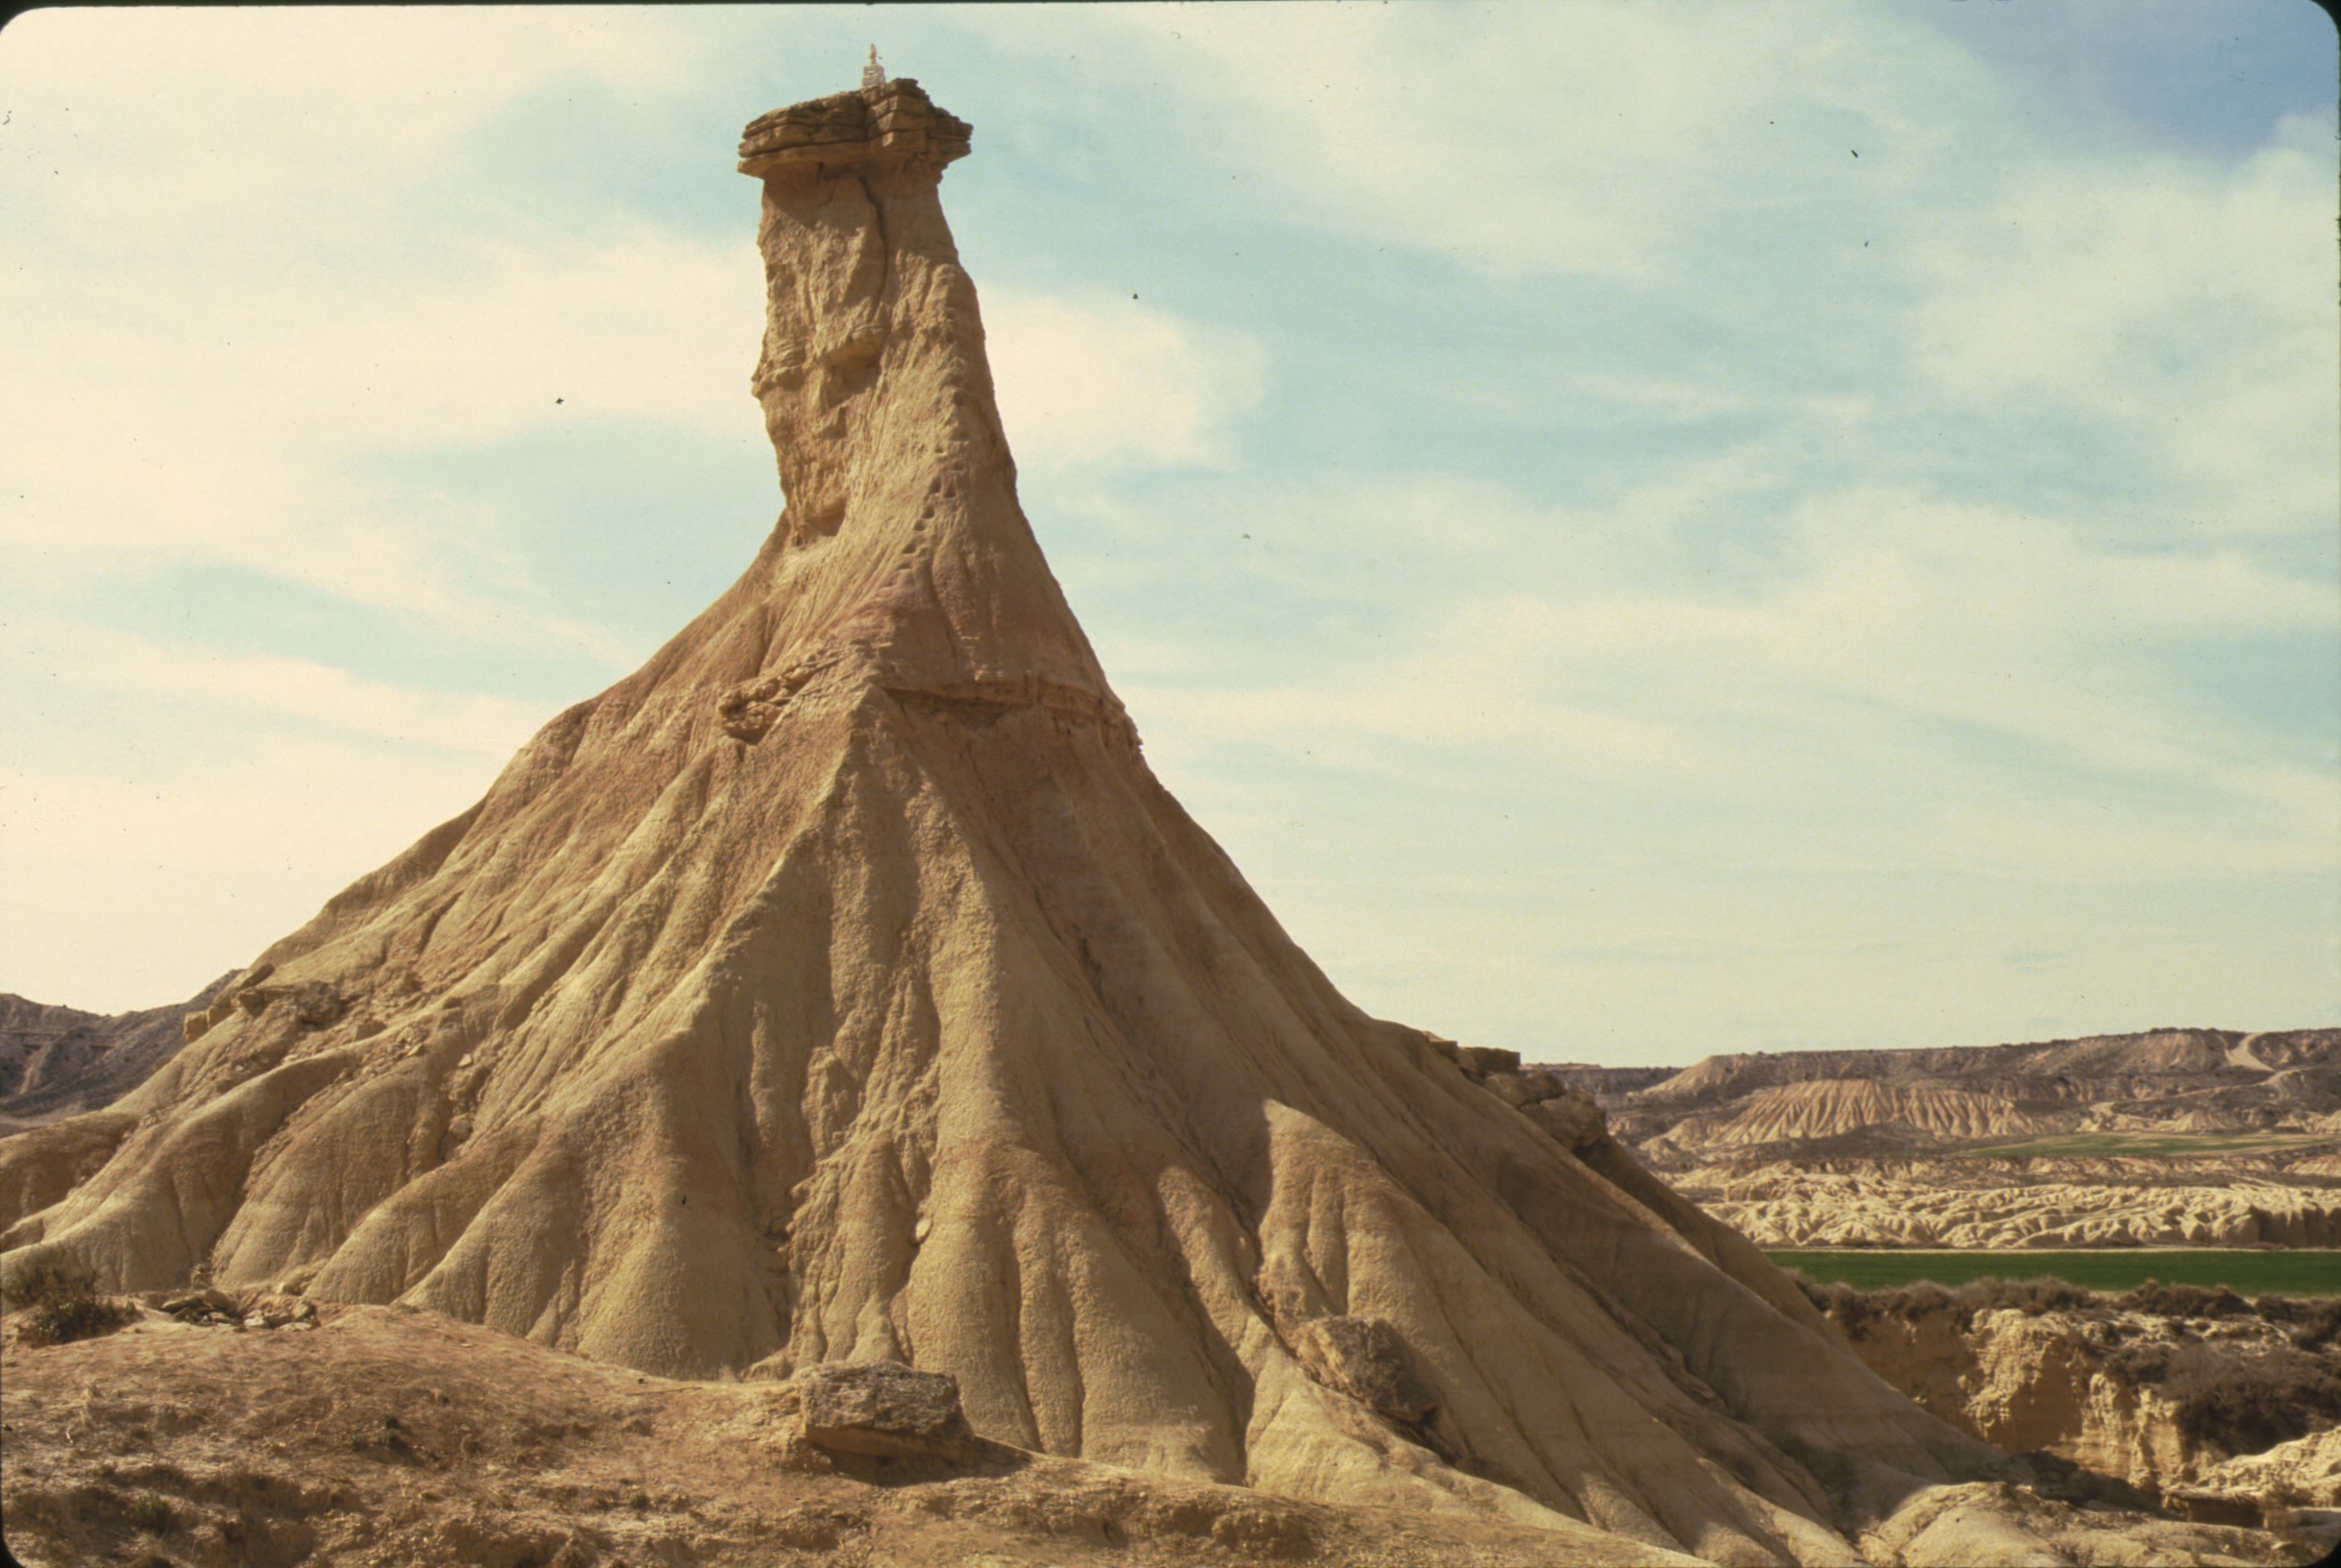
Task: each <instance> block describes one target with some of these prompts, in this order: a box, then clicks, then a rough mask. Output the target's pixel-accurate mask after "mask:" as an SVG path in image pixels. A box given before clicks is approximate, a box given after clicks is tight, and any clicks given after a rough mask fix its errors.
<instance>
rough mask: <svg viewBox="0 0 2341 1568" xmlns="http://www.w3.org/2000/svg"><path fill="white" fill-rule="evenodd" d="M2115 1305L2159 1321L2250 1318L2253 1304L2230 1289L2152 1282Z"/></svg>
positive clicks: (2115, 1301)
mask: <svg viewBox="0 0 2341 1568" xmlns="http://www.w3.org/2000/svg"><path fill="white" fill-rule="evenodd" d="M2113 1304H2114V1305H2115V1306H2117V1307H2120V1308H2122V1309H2123V1310H2125V1311H2127V1312H2135V1313H2151V1314H2152V1315H2155V1316H2157V1317H2248V1316H2250V1315H2251V1314H2252V1304H2251V1303H2250V1302H2248V1301H2246V1300H2244V1298H2243V1297H2241V1296H2239V1295H2237V1294H2236V1293H2235V1292H2234V1291H2231V1290H2229V1289H2228V1288H2227V1287H2226V1286H2224V1285H2220V1286H2203V1285H2164V1284H2161V1283H2160V1281H2157V1280H2148V1281H2147V1282H2146V1283H2145V1284H2143V1285H2141V1286H2139V1287H2138V1288H2137V1289H2136V1290H2135V1291H2131V1292H2130V1293H2129V1294H2127V1295H2123V1296H2116V1297H2115V1298H2114V1302H2113Z"/></svg>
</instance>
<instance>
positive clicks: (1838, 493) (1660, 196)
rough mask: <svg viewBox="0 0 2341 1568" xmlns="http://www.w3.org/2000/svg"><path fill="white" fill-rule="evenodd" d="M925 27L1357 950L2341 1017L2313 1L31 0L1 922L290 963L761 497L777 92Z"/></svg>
mask: <svg viewBox="0 0 2341 1568" xmlns="http://www.w3.org/2000/svg"><path fill="white" fill-rule="evenodd" d="M872 42H875V43H876V44H877V45H878V47H879V49H880V51H881V55H882V56H883V57H884V59H885V60H886V62H887V65H888V66H889V68H890V69H891V70H892V71H894V72H895V73H896V74H899V75H907V76H913V77H916V78H917V79H918V80H919V81H920V82H921V83H922V84H924V85H925V86H926V87H927V88H928V90H929V92H930V93H931V94H932V95H933V97H934V98H935V100H936V102H937V103H939V104H941V105H942V106H944V107H945V108H947V109H950V110H952V111H953V112H954V113H956V114H958V115H960V116H961V117H963V118H965V119H968V120H970V121H972V122H973V123H974V125H975V127H976V133H975V153H974V155H973V156H972V157H969V158H967V159H966V160H964V161H962V162H960V163H956V164H954V165H953V166H952V168H951V169H950V171H949V172H948V174H947V176H946V178H945V181H944V186H943V193H944V200H945V205H946V208H947V211H948V212H949V214H950V216H951V220H952V223H953V229H954V231H955V232H956V234H957V237H958V242H959V246H960V251H961V255H962V259H963V260H964V262H965V264H966V266H967V268H968V271H969V273H970V274H971V276H973V277H974V278H975V279H976V281H977V287H978V290H979V291H980V295H981V300H982V308H983V313H984V318H985V322H986V326H987V329H988V333H989V340H990V346H991V352H992V356H993V361H994V367H995V372H996V374H997V378H998V382H999V387H1000V396H1001V401H1002V414H1003V419H1004V421H1005V423H1006V426H1007V430H1008V435H1009V438H1010V441H1011V443H1012V444H1013V445H1014V446H1015V449H1016V452H1017V457H1018V462H1019V468H1020V474H1021V488H1022V495H1023V500H1024V505H1025V510H1026V513H1027V515H1028V516H1029V517H1030V519H1031V520H1032V523H1033V527H1034V529H1035V531H1036V533H1037V534H1038V535H1039V538H1040V540H1041V543H1042V544H1043V547H1044V548H1045V549H1046V550H1047V552H1048V554H1049V557H1050V562H1051V564H1052V566H1053V567H1054V569H1055V571H1056V573H1057V575H1058V577H1059V579H1060V580H1061V581H1062V582H1063V584H1064V585H1065V589H1066V591H1067V594H1068V596H1069V597H1070V598H1071V600H1072V602H1073V605H1074V609H1075V611H1076V612H1077V613H1078V614H1079V615H1080V616H1081V618H1082V621H1083V623H1084V625H1085V626H1086V627H1087V629H1088V631H1089V633H1090V636H1091V639H1092V640H1093V642H1094V643H1095V644H1096V645H1097V648H1098V653H1099V656H1100V658H1101V659H1102V660H1103V662H1104V663H1105V666H1106V668H1107V670H1108V672H1109V673H1110V675H1111V676H1112V678H1113V680H1114V682H1115V685H1116V688H1117V689H1118V690H1119V692H1120V693H1121V695H1122V698H1123V700H1124V701H1125V703H1126V704H1127V706H1128V708H1129V709H1130V712H1131V713H1132V715H1133V717H1134V718H1135V719H1136V721H1137V723H1138V725H1139V728H1140V731H1141V733H1142V734H1143V736H1144V737H1145V741H1146V755H1147V757H1148V758H1149V760H1151V762H1152V765H1153V766H1154V768H1155V770H1156V771H1157V772H1158V773H1159V774H1160V775H1161V777H1162V778H1163V780H1164V781H1165V783H1166V784H1169V786H1170V788H1171V789H1172V790H1173V791H1174V792H1175V793H1176V794H1177V795H1178V796H1179V797H1180V799H1181V800H1182V801H1183V802H1184V803H1185V804H1186V806H1187V808H1189V810H1190V811H1191V812H1193V813H1194V815H1195V817H1196V818H1197V820H1198V821H1200V822H1201V823H1202V825H1203V826H1204V827H1205V828H1206V829H1207V830H1208V831H1209V832H1212V833H1213V834H1214V835H1215V836H1216V837H1217V838H1218V839H1219V842H1220V843H1221V844H1222V845H1223V846H1225V847H1226V848H1227V850H1228V851H1229V853H1230V854H1231V855H1232V856H1234V858H1235V860H1236V862H1237V863H1238V864H1239V865H1240V866H1242V867H1243V870H1244V871H1245V873H1246V874H1247V876H1248V877H1249V878H1250V879H1251V880H1252V883H1253V885H1254V886H1255V887H1256V888H1257V889H1258V890H1259V891H1260V892H1261V894H1262V895H1263V896H1264V897H1265V898H1266V899H1267V903H1268V905H1270V907H1271V908H1273V909H1274V910H1275V911H1276V912H1277V914H1278V916H1279V917H1280V918H1281V919H1282V920H1283V921H1284V923H1285V925H1286V927H1287V929H1289V930H1290V931H1291V933H1292V935H1293V936H1294V937H1295V938H1296V939H1297V940H1298V941H1299V942H1300V943H1301V944H1302V946H1303V947H1305V948H1306V949H1307V950H1308V951H1309V952H1310V953H1311V954H1312V955H1313V956H1314V957H1315V959H1316V960H1317V962H1318V963H1319V964H1320V965H1321V966H1322V967H1323V968H1324V969H1325V971H1326V972H1327V974H1328V975H1330V976H1331V977H1332V978H1333V979H1334V981H1335V982H1336V983H1337V984H1338V985H1339V986H1340V987H1341V988H1342V989H1343V991H1344V992H1346V993H1347V994H1348V995H1349V996H1350V997H1351V998H1352V999H1353V1000H1355V1001H1358V1002H1359V1003H1360V1004H1361V1005H1363V1006H1364V1007H1365V1008H1367V1009H1368V1010H1369V1011H1372V1012H1374V1013H1376V1014H1378V1015H1380V1016H1384V1017H1391V1018H1398V1019H1402V1020H1405V1021H1406V1022H1409V1023H1412V1024H1415V1025H1420V1026H1423V1027H1427V1028H1431V1029H1435V1030H1437V1031H1438V1032H1440V1033H1443V1034H1447V1035H1452V1036H1454V1037H1456V1038H1458V1039H1460V1040H1462V1041H1464V1042H1466V1043H1469V1044H1478V1045H1493V1046H1504V1047H1509V1048H1512V1049H1518V1050H1519V1051H1521V1052H1522V1054H1523V1055H1524V1056H1526V1057H1528V1058H1529V1059H1531V1060H1539V1061H1562V1060H1579V1061H1600V1062H1611V1063H1621V1064H1647V1063H1682V1062H1688V1061H1691V1060H1695V1059H1697V1058H1698V1057H1700V1056H1702V1055H1705V1054H1708V1053H1710V1052H1715V1051H1726V1050H1759V1049H1761V1050H1780V1049H1799V1048H1840V1047H1884V1046H1931V1045H1958V1044H1983V1043H1991V1042H1995V1041H2015V1040H2035V1039H2046V1038H2054V1037H2059V1036H2069V1035H2075V1034H2083V1033H2096V1032H2112V1031H2126V1030H2134V1029H2142V1028H2150V1027H2154V1026H2158V1025H2218V1026H2224V1027H2232V1028H2281V1027H2298V1026H2306V1025H2335V1024H2341V434H2337V431H2341V406H2337V405H2341V391H2337V387H2341V376H2337V374H2336V366H2337V365H2341V311H2337V310H2336V306H2335V278H2336V258H2335V238H2334V228H2335V217H2336V213H2335V190H2336V181H2337V180H2341V169H2337V167H2336V145H2337V144H2336V135H2335V116H2334V105H2335V98H2336V82H2335V53H2336V51H2335V39H2334V33H2333V28H2332V24H2331V23H2330V22H2329V21H2328V20H2327V19H2326V16H2325V14H2324V12H2322V11H2320V10H2319V9H2317V8H2316V7H2315V6H2313V5H2312V4H2310V3H2309V0H2187V3H2182V0H1908V3H1896V4H1887V3H1873V4H1852V3H1837V4H1809V5H1808V4H1773V3H1770V0H1728V3H1697V0H1664V3H1643V4H1623V5H1611V4H1605V3H1600V0H1572V3H1570V4H1566V5H1546V4H1533V3H1532V4H1527V5H1465V4H1444V5H1430V4H1399V5H1346V4H1322V5H1306V6H1304V5H1267V6H1250V5H1215V6H1210V7H1199V6H1189V7H1175V6H1173V7H1152V6H1139V5H1129V6H1094V7H1093V6H1074V7H1063V8H1056V7H1042V6H1012V7H998V8H993V7H980V6H977V7H957V6H952V7H940V8H932V9H929V8H921V7H913V6H886V7H878V8H847V7H814V8H802V9H799V8H790V7H771V8H755V9H746V8H743V9H732V8H678V9H674V10H667V11H657V10H626V9H590V10H575V11H571V10H564V9H551V8H544V9H534V8H532V9H524V10H495V9H468V8H465V9H434V8H414V9H405V10H400V9H383V10H364V9H359V10H332V11H326V10H320V11H303V10H295V9H279V8H254V9H251V10H210V11H203V10H193V11H180V12H171V11H146V10H112V11H94V10H93V11H74V10H54V11H42V12H32V13H29V14H26V15H23V16H21V17H19V18H17V19H16V20H14V21H12V23H10V24H9V25H8V26H7V27H6V28H5V29H4V30H0V214H4V215H5V217H4V218H0V342H4V343H6V344H7V345H8V349H7V351H6V354H5V356H4V358H0V430H5V431H7V432H8V434H7V435H6V436H5V437H0V990H7V991H14V992H17V993H20V994H23V995H26V996H30V997H33V998H35V999H36V1000H39V1001H52V1002H65V1003H70V1004H72V1005H76V1006H81V1007H87V1008H92V1009H97V1010H108V1011H110V1010H116V1009H124V1008H130V1007H133V1006H147V1005H155V1004H158V1003H163V1002H167V1001H176V1000H178V999H181V998H183V997H185V996H187V995H189V994H191V993H192V992H194V991H195V990H196V989H197V988H198V987H200V986H201V985H202V984H204V983H205V981H206V980H208V979H210V978H211V977H214V976H216V975H218V974H220V973H221V972H223V971H226V970H228V969H229V968H231V967H234V966H238V965H241V964H243V963H245V962H248V961H249V960H250V959H251V958H252V957H253V954H255V953H257V952H258V951H259V950H260V949H262V948H263V947H265V946H266V945H267V944H268V943H270V942H271V941H273V940H275V939H276V938H277V937H278V936H279V935H281V934H283V933H284V932H286V931H288V930H290V929H293V928H295V927H296V926H298V925H300V924H301V923H302V922H303V921H304V920H306V919H307V918H308V916H309V915H310V914H312V913H313V912H314V911H315V910H316V908H317V907H318V906H319V905H321V904H322V903H323V902H324V901H325V900H326V898H327V897H329V896H330V895H331V894H332V893H333V892H335V891H336V890H338V889H339V888H340V887H341V886H343V885H344V884H346V883H347V882H348V881H350V880H351V879H353V878H355V877H357V876H359V875H361V874H363V873H364V872H366V871H368V870H370V869H372V868H373V867H374V866H375V865H377V864H379V863H381V862H382V861H384V860H386V859H388V858H389V857H390V856H393V855H394V854H396V853H397V852H398V850H400V849H401V848H403V847H404V846H405V845H406V844H408V843H409V842H411V841H412V840H413V839H415V838H416V837H417V836H419V835H420V834H421V833H422V832H424V831H425V830H426V829H427V828H429V827H430V826H431V825H433V824H434V823H437V822H439V821H441V820H443V819H445V818H446V817H448V816H451V815H453V814H454V813H456V812H457V811H459V810H461V809H463V808H465V807H466V806H468V805H469V804H470V803H471V801H473V800H474V799H476V798H477V797H478V795H479V794H480V793H481V792H482V791H483V790H484V789H485V788H486V786H487V785H488V784H489V782H490V781H491V780H492V779H493V778H494V777H495V773H496V772H497V770H498V769H499V768H500V766H501V765H502V763H503V761H504V760H506V758H508V757H509V755H510V754H511V752H512V751H513V750H514V749H515V748H517V747H518V746H519V743H520V742H521V741H522V740H524V739H525V738H526V737H527V736H528V735H530V734H531V733H532V732H533V731H534V730H535V729H536V727H537V726H539V725H540V724H542V723H543V722H544V721H545V720H546V719H547V718H549V717H550V716H551V715H552V714H553V713H555V712H558V711H559V710H560V709H562V708H563V707H565V706H567V704H569V703H570V702H573V701H575V700H577V699H578V698H580V697H582V696H585V695H588V694H590V693H591V692H593V691H595V690H598V689H600V688H603V687H605V686H607V685H609V684H610V683H611V682H613V681H615V680H616V679H618V678H619V677H621V676H622V675H624V674H625V673H626V672H628V671H629V670H631V669H632V668H633V667H635V666H636V665H637V664H638V663H640V662H641V661H642V660H643V659H644V658H645V657H647V656H648V654H649V653H650V652H651V651H652V650H653V649H654V648H655V647H657V646H658V644H659V643H660V642H661V641H662V640H664V639H665V638H666V637H667V636H668V635H670V634H671V633H672V632H674V631H675V630H677V629H679V628H680V627H681V626H682V625H683V623H684V622H685V621H686V620H688V618H689V617H690V616H691V615H693V614H695V613H696V612H697V611H698V610H699V609H700V608H702V607H703V606H704V605H705V604H706V603H707V602H708V601H710V600H711V599H712V598H713V597H714V596H715V595H716V594H717V593H718V592H720V591H722V589H723V588H724V587H725V586H726V585H727V584H728V583H729V582H730V581H731V580H732V579H733V577H735V576H736V574H737V573H738V572H739V571H740V570H742V569H743V568H744V567H746V565H747V563H748V561H749V559H750V557H751V556H752V554H753V553H754V551H755V548H756V546H757V544H758V543H759V541H760V539H761V538H762V537H763V535H764V534H765V533H766V532H767V531H768V530H769V529H770V527H771V526H772V523H773V520H774V518H775V517H776V515H777V514H778V512H779V510H780V506H781V496H780V494H779V489H778V481H777V479H776V477H775V473H774V468H773V462H772V457H771V453H770V450H769V447H768V446H766V444H765V442H764V438H763V434H762V429H761V425H760V419H759V415H758V411H757V408H756V405H755V403H754V401H753V399H752V398H751V397H750V395H749V392H748V376H749V372H750V370H751V368H752V366H753V363H754V360H755V356H756V352H757V347H758V340H759V336H760V330H761V323H760V309H761V284H760V273H759V263H758V260H757V255H756V252H755V244H754V241H755V226H756V215H757V189H756V186H755V184H754V182H753V181H748V180H745V179H742V178H741V177H740V176H739V175H738V174H737V173H736V172H735V169H734V148H735V145H736V141H737V137H738V132H739V128H740V127H741V126H742V125H743V124H744V123H745V122H746V121H748V120H749V119H751V118H753V117H754V116H756V115H757V114H759V113H760V112H762V111H764V110H766V109H772V108H776V107H779V106H781V105H784V104H787V103H791V102H795V101H798V100H801V99H806V98H810V97H815V96H819V95H821V94H824V93H827V92H832V91H836V90H840V89H842V88H845V87H848V86H851V85H853V84H855V83H856V82H857V80H858V73H859V69H860V64H861V60H862V56H863V52H864V50H865V49H866V48H867V47H868V46H869V45H870V44H871V43H872Z"/></svg>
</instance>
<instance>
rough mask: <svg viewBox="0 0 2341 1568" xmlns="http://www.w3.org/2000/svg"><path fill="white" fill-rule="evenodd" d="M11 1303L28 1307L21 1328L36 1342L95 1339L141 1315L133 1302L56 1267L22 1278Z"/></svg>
mask: <svg viewBox="0 0 2341 1568" xmlns="http://www.w3.org/2000/svg"><path fill="white" fill-rule="evenodd" d="M8 1305H9V1308H10V1309H11V1310H12V1311H14V1310H17V1309H26V1311H25V1316H24V1320H23V1325H22V1332H23V1335H24V1339H25V1341H26V1342H27V1343H28V1344H36V1345H61V1344H64V1343H66V1342H67V1341H68V1340H73V1339H96V1338H97V1337H98V1336H99V1335H101V1334H111V1333H112V1332H113V1331H114V1330H116V1329H118V1328H120V1327H122V1325H124V1324H125V1323H128V1322H130V1321H131V1320H132V1319H133V1318H135V1317H136V1316H137V1315H138V1314H137V1311H136V1310H135V1309H134V1308H133V1307H132V1306H131V1305H130V1303H128V1302H126V1301H117V1300H115V1299H114V1298H113V1297H111V1296H103V1295H99V1294H98V1293H97V1292H96V1291H94V1290H93V1289H91V1285H90V1282H89V1281H88V1280H86V1279H81V1278H76V1277H73V1276H69V1275H66V1274H63V1273H60V1272H59V1271H57V1270H56V1269H42V1270H40V1271H39V1272H37V1273H36V1274H34V1275H33V1276H32V1277H30V1278H28V1279H25V1280H23V1281H21V1282H20V1283H19V1284H18V1286H17V1287H16V1289H15V1290H14V1291H12V1292H11V1296H10V1300H9V1303H8Z"/></svg>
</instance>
